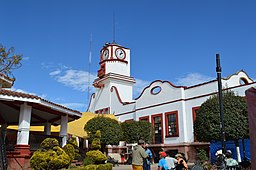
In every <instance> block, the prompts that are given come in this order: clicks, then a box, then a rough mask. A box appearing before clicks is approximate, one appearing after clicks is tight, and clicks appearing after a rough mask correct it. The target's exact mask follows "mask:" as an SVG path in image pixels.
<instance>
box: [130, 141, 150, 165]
mask: <svg viewBox="0 0 256 170" xmlns="http://www.w3.org/2000/svg"><path fill="white" fill-rule="evenodd" d="M144 148H145V142H144V141H143V140H139V142H138V145H136V146H134V148H133V151H132V169H133V170H142V169H143V161H144V159H146V158H147V157H148V154H147V153H146V151H145V149H144Z"/></svg>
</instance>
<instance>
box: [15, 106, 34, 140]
mask: <svg viewBox="0 0 256 170" xmlns="http://www.w3.org/2000/svg"><path fill="white" fill-rule="evenodd" d="M31 110H32V107H31V106H28V105H27V103H24V104H23V105H21V106H20V115H19V127H18V134H17V145H28V142H29V129H30V120H31Z"/></svg>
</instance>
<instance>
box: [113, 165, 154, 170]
mask: <svg viewBox="0 0 256 170" xmlns="http://www.w3.org/2000/svg"><path fill="white" fill-rule="evenodd" d="M113 170H132V165H122V164H121V165H119V166H115V167H113ZM151 170H157V164H153V165H151Z"/></svg>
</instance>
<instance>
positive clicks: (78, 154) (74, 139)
mask: <svg viewBox="0 0 256 170" xmlns="http://www.w3.org/2000/svg"><path fill="white" fill-rule="evenodd" d="M68 144H71V145H72V146H73V147H74V149H75V158H74V159H75V160H83V158H82V156H81V153H80V152H79V147H78V144H77V141H76V138H74V137H72V138H70V139H69V140H68Z"/></svg>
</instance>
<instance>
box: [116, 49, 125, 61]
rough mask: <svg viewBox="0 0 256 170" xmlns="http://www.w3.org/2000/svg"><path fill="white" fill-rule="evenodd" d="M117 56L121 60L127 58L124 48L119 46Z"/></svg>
mask: <svg viewBox="0 0 256 170" xmlns="http://www.w3.org/2000/svg"><path fill="white" fill-rule="evenodd" d="M116 57H117V58H118V59H121V60H123V59H125V51H124V50H123V49H122V48H117V49H116Z"/></svg>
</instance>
